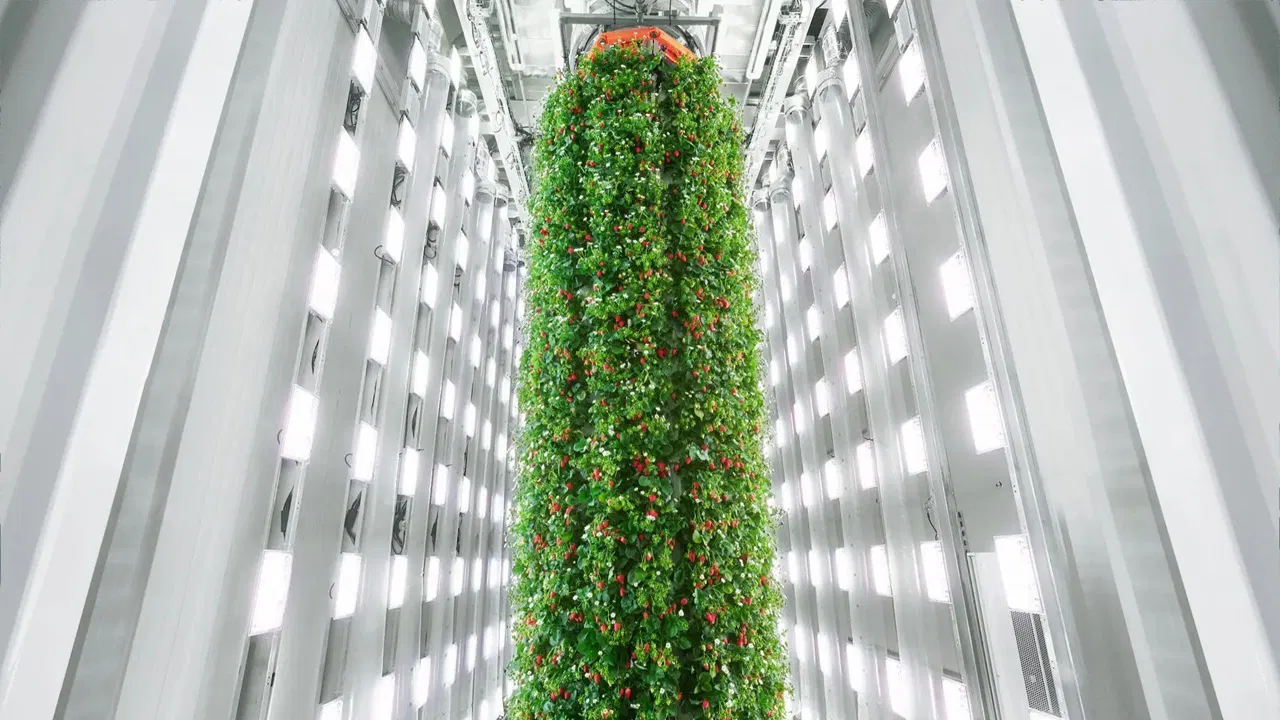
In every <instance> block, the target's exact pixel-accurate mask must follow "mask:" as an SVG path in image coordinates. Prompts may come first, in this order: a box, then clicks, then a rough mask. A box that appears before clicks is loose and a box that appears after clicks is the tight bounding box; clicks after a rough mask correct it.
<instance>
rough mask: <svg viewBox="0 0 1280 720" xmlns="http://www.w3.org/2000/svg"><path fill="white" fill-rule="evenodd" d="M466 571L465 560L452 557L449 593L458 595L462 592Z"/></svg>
mask: <svg viewBox="0 0 1280 720" xmlns="http://www.w3.org/2000/svg"><path fill="white" fill-rule="evenodd" d="M466 573H467V565H466V562H464V561H463V559H462V558H454V559H453V570H451V571H450V572H449V594H450V595H452V596H453V597H458V596H459V595H461V594H462V588H463V586H464V584H465V580H466V577H465V576H466Z"/></svg>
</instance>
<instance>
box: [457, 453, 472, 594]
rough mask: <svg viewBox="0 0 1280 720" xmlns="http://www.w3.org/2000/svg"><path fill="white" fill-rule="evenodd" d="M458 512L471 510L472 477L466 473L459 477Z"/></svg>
mask: <svg viewBox="0 0 1280 720" xmlns="http://www.w3.org/2000/svg"><path fill="white" fill-rule="evenodd" d="M458 512H460V513H467V512H471V478H469V477H467V476H466V475H463V476H462V477H460V478H458ZM455 594H456V593H455Z"/></svg>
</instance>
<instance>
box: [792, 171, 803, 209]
mask: <svg viewBox="0 0 1280 720" xmlns="http://www.w3.org/2000/svg"><path fill="white" fill-rule="evenodd" d="M791 202H792V204H794V205H795V206H796V207H797V208H799V207H800V204H801V203H803V202H804V182H803V181H802V180H801V178H800V177H799V176H796V177H795V178H794V179H792V181H791Z"/></svg>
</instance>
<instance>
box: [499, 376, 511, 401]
mask: <svg viewBox="0 0 1280 720" xmlns="http://www.w3.org/2000/svg"><path fill="white" fill-rule="evenodd" d="M498 394H499V395H501V396H502V397H504V398H505V397H507V396H509V395H510V394H511V376H510V375H503V376H502V379H501V380H499V381H498Z"/></svg>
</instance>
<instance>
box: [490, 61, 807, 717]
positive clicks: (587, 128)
mask: <svg viewBox="0 0 1280 720" xmlns="http://www.w3.org/2000/svg"><path fill="white" fill-rule="evenodd" d="M740 145H741V138H740V131H739V128H738V126H737V124H736V121H735V117H734V110H733V108H732V106H731V105H730V104H729V103H728V102H727V101H726V100H724V98H723V97H722V96H721V93H720V77H719V73H718V71H717V69H716V67H715V65H714V63H713V62H711V61H709V60H704V61H696V62H695V61H691V60H683V61H681V62H680V63H679V64H677V65H671V64H667V63H666V62H664V61H663V60H662V59H661V57H660V56H658V55H656V54H654V53H653V52H651V51H649V50H647V49H643V48H640V47H636V46H621V47H614V48H610V49H608V50H605V51H602V52H599V53H597V54H595V55H594V56H593V57H591V58H588V59H585V60H584V61H583V62H582V64H581V65H580V67H579V69H578V70H577V71H576V72H574V73H573V74H570V75H567V76H566V77H563V78H562V79H561V80H560V82H559V83H558V85H557V87H556V89H555V90H554V92H553V93H552V94H551V95H550V97H549V98H548V100H547V104H546V108H545V111H544V113H543V115H542V121H541V136H540V139H539V144H538V150H537V156H536V163H535V167H536V172H537V192H536V194H535V197H534V198H533V200H532V205H531V207H530V219H531V220H530V222H531V240H530V245H531V247H530V268H529V279H528V284H527V305H528V307H529V317H528V318H527V322H526V325H525V327H526V333H527V339H526V346H527V352H526V353H525V358H524V362H523V364H522V367H521V369H520V373H521V374H520V389H519V392H520V403H521V408H522V409H523V410H524V411H525V412H526V413H527V424H526V425H525V428H524V433H523V437H522V439H521V449H522V453H523V458H522V462H521V469H520V476H519V480H518V485H517V491H516V498H515V515H514V520H513V522H514V526H513V527H512V531H511V542H512V543H513V545H514V558H515V565H514V573H515V576H516V577H515V581H514V587H513V591H512V595H511V597H512V601H513V604H514V614H513V620H512V622H513V625H514V641H515V645H516V648H517V651H516V654H515V658H514V660H513V662H512V667H511V674H512V679H513V681H514V682H515V683H516V685H517V690H516V692H515V695H514V696H513V697H512V699H511V700H510V701H509V703H508V715H509V717H511V718H512V720H533V719H534V718H561V719H564V720H570V719H577V718H608V719H610V720H613V719H615V718H646V719H649V718H652V719H655V720H657V719H666V718H680V717H706V718H724V719H726V720H729V719H732V720H750V719H753V718H781V717H782V714H783V707H784V694H785V692H786V689H787V685H786V652H785V649H784V648H783V647H782V642H781V640H780V639H779V637H778V632H777V627H778V614H779V612H780V610H781V606H782V594H781V592H780V591H779V588H778V586H777V583H776V582H775V581H774V579H773V577H772V568H773V562H774V540H773V536H774V530H775V523H776V520H775V518H774V516H773V514H772V511H771V510H770V509H769V507H768V506H767V504H766V503H767V500H768V498H769V494H770V489H769V480H768V471H767V467H766V465H765V463H764V461H763V457H762V449H761V441H762V437H763V436H762V432H761V431H762V426H763V417H764V399H763V396H762V393H761V390H760V384H759V367H758V361H757V345H758V344H759V342H760V336H759V332H758V330H757V328H756V323H755V314H754V311H753V308H752V294H753V291H754V289H755V283H756V278H755V275H754V271H753V267H754V250H753V244H752V238H751V230H750V225H749V223H748V218H747V213H746V209H745V206H744V203H743V198H742V192H741V177H740V173H741V172H742V156H741V147H740Z"/></svg>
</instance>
